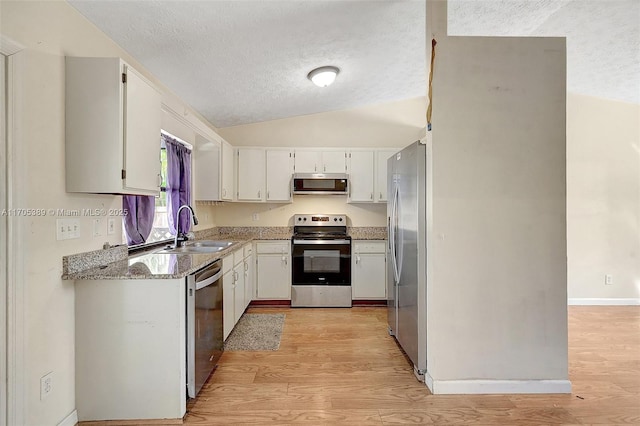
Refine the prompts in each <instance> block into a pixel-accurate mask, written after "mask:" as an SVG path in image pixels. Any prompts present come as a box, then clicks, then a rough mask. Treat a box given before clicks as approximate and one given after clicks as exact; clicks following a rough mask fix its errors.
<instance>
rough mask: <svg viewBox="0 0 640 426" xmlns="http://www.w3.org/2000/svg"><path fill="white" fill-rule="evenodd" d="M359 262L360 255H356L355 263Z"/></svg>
mask: <svg viewBox="0 0 640 426" xmlns="http://www.w3.org/2000/svg"><path fill="white" fill-rule="evenodd" d="M358 263H360V255H356V265H357V264H358Z"/></svg>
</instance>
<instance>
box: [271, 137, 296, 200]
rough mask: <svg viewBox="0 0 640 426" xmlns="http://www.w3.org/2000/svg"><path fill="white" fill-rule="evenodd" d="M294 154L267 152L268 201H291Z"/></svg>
mask: <svg viewBox="0 0 640 426" xmlns="http://www.w3.org/2000/svg"><path fill="white" fill-rule="evenodd" d="M292 175H293V152H292V151H291V150H288V149H287V150H272V149H269V150H267V201H291V176H292Z"/></svg>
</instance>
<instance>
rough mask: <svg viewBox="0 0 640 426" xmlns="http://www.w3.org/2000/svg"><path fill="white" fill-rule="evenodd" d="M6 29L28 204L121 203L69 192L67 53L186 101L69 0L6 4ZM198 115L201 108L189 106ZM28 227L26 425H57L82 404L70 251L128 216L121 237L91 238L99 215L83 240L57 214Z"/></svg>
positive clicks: (94, 241)
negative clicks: (100, 61)
mask: <svg viewBox="0 0 640 426" xmlns="http://www.w3.org/2000/svg"><path fill="white" fill-rule="evenodd" d="M1 8H2V14H1V21H0V24H1V25H0V31H1V32H2V34H3V35H5V36H7V37H9V38H10V39H12V40H14V41H16V42H18V43H20V44H22V45H23V46H25V47H26V50H24V51H23V52H20V53H18V54H17V55H20V57H21V59H22V63H23V65H24V66H23V68H22V69H21V70H19V71H20V74H21V75H20V80H21V81H22V83H23V84H22V90H23V92H24V97H23V98H22V99H20V101H21V104H20V105H19V106H18V110H17V111H16V113H17V115H18V117H19V119H20V120H21V121H20V122H19V123H18V127H19V130H20V131H21V136H20V138H19V139H17V140H15V141H14V143H16V144H19V145H20V149H21V150H22V151H23V152H24V156H25V157H24V158H25V162H24V164H15V167H16V169H17V170H23V171H24V182H23V184H21V185H20V187H17V188H15V190H16V191H20V193H21V196H22V197H23V198H24V200H25V205H23V206H16V207H22V208H44V209H49V208H53V209H58V208H60V209H62V208H64V209H83V208H88V209H93V208H117V207H120V205H121V197H118V196H110V195H86V194H70V193H66V192H65V173H64V170H65V164H64V163H65V155H64V146H65V144H64V140H65V138H64V136H65V128H64V125H65V122H64V110H65V105H64V56H65V55H69V56H112V57H117V56H119V57H122V58H123V59H125V60H126V61H127V62H129V63H130V64H132V65H133V66H134V67H136V68H137V69H138V70H139V71H141V72H143V74H145V76H146V77H147V78H149V79H150V80H152V81H154V82H155V83H156V84H158V86H159V88H160V89H161V90H164V91H165V98H164V99H166V100H167V101H168V102H170V103H171V104H172V105H176V107H177V108H178V110H180V111H184V108H185V106H184V105H181V104H180V102H179V100H177V98H175V96H174V95H172V94H171V93H170V92H168V91H167V90H166V88H164V87H163V86H162V85H161V84H160V83H159V82H158V81H157V80H156V79H155V78H154V77H153V76H152V75H150V74H149V73H148V72H145V70H144V69H143V68H142V67H141V66H140V65H139V64H138V63H137V62H136V61H134V60H133V58H131V57H130V56H129V55H128V54H127V53H126V52H125V51H124V50H122V49H121V48H119V47H118V46H117V45H116V44H115V43H114V42H113V41H112V40H110V39H109V38H108V37H106V36H105V35H104V34H103V33H101V32H100V31H98V30H97V29H96V28H95V27H94V26H93V25H92V24H90V23H89V22H88V21H86V20H85V18H84V17H82V16H81V15H80V14H79V13H78V12H76V10H75V9H73V8H72V7H71V6H69V5H68V4H67V3H66V2H62V1H44V2H35V1H34V2H32V1H19V2H7V1H3V2H2V4H1ZM188 111H189V113H190V114H192V115H196V113H195V112H194V111H191V110H188ZM12 220H21V221H23V223H22V224H23V225H24V229H25V239H24V244H25V246H26V249H25V252H24V257H25V259H26V260H27V264H26V279H25V282H24V283H16V286H18V287H19V286H24V287H23V288H24V292H25V296H26V301H25V304H26V313H25V323H26V324H25V326H26V331H25V335H26V336H25V337H26V348H25V353H24V356H25V360H24V362H25V388H26V410H25V411H26V419H25V420H26V424H28V425H55V424H57V423H58V422H60V421H61V420H63V419H64V418H65V417H66V416H67V415H68V414H70V413H71V412H72V411H73V410H74V409H75V384H74V383H75V367H74V344H75V342H74V328H75V327H74V283H73V282H71V281H62V280H61V279H60V276H61V274H62V256H63V255H67V254H72V253H80V252H85V251H89V250H94V249H98V248H101V247H102V244H103V243H104V242H105V241H107V242H109V243H111V244H118V243H121V237H120V235H121V232H120V227H121V222H120V221H116V223H117V225H118V229H117V230H116V233H115V234H114V235H109V236H107V235H106V221H104V222H105V223H103V225H104V229H103V231H104V232H103V234H104V235H103V236H101V237H96V238H93V237H92V236H91V232H90V230H91V229H92V227H91V218H88V217H87V218H84V217H81V218H80V221H81V238H79V239H74V240H66V241H56V233H55V222H56V217H54V216H45V217H33V218H20V219H18V218H16V219H12ZM49 372H53V384H52V386H53V391H52V393H51V395H50V396H49V397H48V398H47V399H46V400H44V401H40V395H39V393H40V377H41V376H43V375H45V374H46V373H49Z"/></svg>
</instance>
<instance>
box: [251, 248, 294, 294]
mask: <svg viewBox="0 0 640 426" xmlns="http://www.w3.org/2000/svg"><path fill="white" fill-rule="evenodd" d="M256 278H257V279H256V285H257V296H258V299H268V300H277V299H284V300H289V299H291V265H289V253H286V254H285V253H283V254H261V255H258V262H257V269H256Z"/></svg>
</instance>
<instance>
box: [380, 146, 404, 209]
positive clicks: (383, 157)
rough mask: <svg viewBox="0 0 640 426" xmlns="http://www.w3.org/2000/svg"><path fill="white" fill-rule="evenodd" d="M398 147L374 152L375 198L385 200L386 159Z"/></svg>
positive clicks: (396, 150)
mask: <svg viewBox="0 0 640 426" xmlns="http://www.w3.org/2000/svg"><path fill="white" fill-rule="evenodd" d="M398 151H400V149H399V148H398V149H381V150H379V151H377V152H376V172H375V173H376V186H375V200H376V201H377V202H383V203H384V202H386V201H387V160H389V157H391V156H392V155H394V154H395V153H396V152H398Z"/></svg>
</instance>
